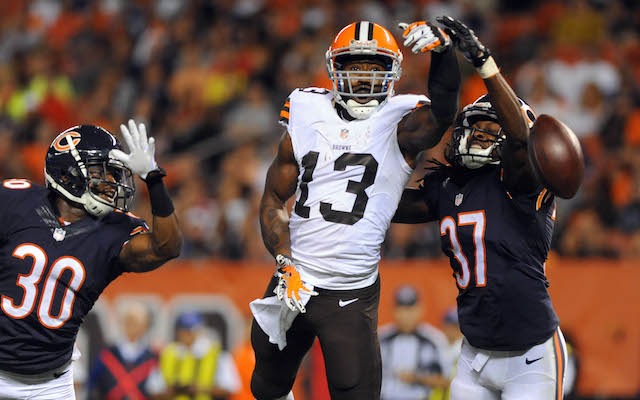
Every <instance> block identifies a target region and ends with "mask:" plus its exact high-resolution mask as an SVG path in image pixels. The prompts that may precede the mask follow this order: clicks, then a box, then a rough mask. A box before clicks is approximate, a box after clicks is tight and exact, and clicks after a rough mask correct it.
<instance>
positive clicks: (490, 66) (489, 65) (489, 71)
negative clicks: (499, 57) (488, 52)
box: [476, 56, 500, 79]
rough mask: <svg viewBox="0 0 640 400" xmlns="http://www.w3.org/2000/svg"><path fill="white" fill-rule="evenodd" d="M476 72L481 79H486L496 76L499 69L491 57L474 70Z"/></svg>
mask: <svg viewBox="0 0 640 400" xmlns="http://www.w3.org/2000/svg"><path fill="white" fill-rule="evenodd" d="M476 71H478V74H480V77H481V78H482V79H487V78H491V77H492V76H494V75H496V74H498V73H499V72H500V68H498V66H497V65H496V62H495V60H494V59H493V57H491V56H489V58H487V61H485V62H484V64H482V66H480V67H478V68H476Z"/></svg>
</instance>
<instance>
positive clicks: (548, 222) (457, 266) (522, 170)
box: [394, 17, 566, 400]
mask: <svg viewBox="0 0 640 400" xmlns="http://www.w3.org/2000/svg"><path fill="white" fill-rule="evenodd" d="M438 21H439V22H440V23H441V24H443V25H444V26H445V31H446V32H447V33H448V34H449V35H450V37H451V38H452V41H453V44H454V46H455V47H456V48H457V49H458V50H459V51H460V52H461V53H462V55H463V56H464V57H465V58H466V59H467V60H468V61H469V62H471V63H472V64H473V66H474V67H475V68H476V70H477V72H478V73H479V74H480V76H481V77H482V78H483V80H484V82H485V85H486V88H487V91H488V94H486V95H484V96H482V97H480V98H479V99H478V100H476V101H475V102H474V103H472V104H469V105H467V106H466V107H464V108H463V109H462V111H461V112H460V114H459V115H458V117H457V119H456V122H455V125H454V129H453V132H452V139H451V142H450V144H449V146H448V148H447V149H446V150H445V158H446V161H447V165H444V164H440V163H437V162H436V163H435V166H434V167H433V168H431V169H432V171H431V173H428V174H427V175H426V176H425V178H424V180H423V182H422V185H421V187H420V189H417V190H412V189H406V190H405V192H404V194H403V197H402V200H401V202H400V206H399V208H398V210H397V213H396V215H395V217H394V222H403V223H420V222H427V221H438V223H439V226H440V234H441V237H442V251H443V252H444V253H445V254H446V255H447V256H449V259H450V264H451V267H452V268H453V271H454V277H455V280H456V284H457V286H458V289H459V294H458V299H457V302H458V315H459V321H460V329H461V331H462V333H463V334H464V340H463V344H462V353H461V355H460V357H459V361H458V366H457V371H456V376H455V378H454V380H453V382H452V383H451V399H452V400H467V399H474V400H495V399H509V400H513V399H518V400H521V399H531V400H533V399H536V400H551V399H561V398H562V396H563V393H562V392H563V390H562V382H563V375H564V368H565V363H566V351H565V349H566V347H565V343H564V339H563V337H562V333H561V332H560V330H559V328H558V317H557V316H556V313H555V311H554V309H553V306H552V304H551V299H550V297H549V293H548V292H547V287H548V286H549V283H548V281H547V279H546V277H545V261H546V260H547V256H548V253H549V246H550V244H551V236H552V231H553V225H554V220H555V200H554V196H553V194H552V193H550V192H548V191H547V189H545V188H544V187H543V186H542V185H541V184H540V182H539V181H538V180H537V178H536V177H535V175H534V172H533V171H532V168H531V165H530V164H529V162H528V155H527V138H528V135H529V128H530V127H531V126H532V124H533V121H534V119H535V116H534V114H533V111H532V110H531V108H530V107H529V106H528V105H527V104H526V103H525V102H524V101H522V100H521V99H519V98H518V97H517V96H516V95H515V94H514V92H513V90H512V89H511V87H510V86H509V85H508V84H507V82H506V80H505V79H504V77H503V76H502V75H501V74H500V71H499V69H498V67H497V65H496V63H495V61H494V59H493V57H491V53H490V52H489V50H488V49H487V48H486V47H485V46H484V45H483V44H482V43H481V42H480V41H479V40H478V38H477V37H476V36H475V34H474V32H473V31H472V30H471V29H469V28H468V27H467V26H465V25H464V24H462V23H461V22H459V21H457V20H454V19H452V18H450V17H440V18H438Z"/></svg>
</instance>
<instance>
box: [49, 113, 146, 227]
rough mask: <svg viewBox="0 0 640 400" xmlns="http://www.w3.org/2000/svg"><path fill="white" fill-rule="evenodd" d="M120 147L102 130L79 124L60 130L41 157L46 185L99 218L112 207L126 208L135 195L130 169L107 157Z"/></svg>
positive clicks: (114, 139)
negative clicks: (45, 154) (43, 158)
mask: <svg viewBox="0 0 640 400" xmlns="http://www.w3.org/2000/svg"><path fill="white" fill-rule="evenodd" d="M113 149H120V150H122V146H121V145H120V142H119V141H118V139H116V137H115V136H113V135H112V134H111V133H109V132H108V131H107V130H106V129H103V128H101V127H99V126H94V125H79V126H74V127H72V128H69V129H67V130H65V131H63V132H62V133H60V134H59V135H58V136H57V137H56V138H55V139H54V140H53V142H52V143H51V146H49V151H48V152H47V156H46V160H45V171H44V172H45V179H46V185H47V187H48V188H50V189H52V190H54V191H55V192H57V193H59V194H60V195H62V196H64V197H65V198H67V199H68V200H70V201H72V202H74V203H77V204H80V205H82V206H83V207H84V209H85V210H86V211H87V212H88V213H89V214H91V215H93V216H96V217H98V218H102V217H104V216H105V215H107V214H109V213H110V212H112V211H114V210H116V209H117V210H120V211H124V212H126V211H128V210H129V206H130V205H131V201H132V200H133V196H134V194H135V183H134V179H133V174H132V172H131V170H129V169H128V168H127V167H125V166H124V165H123V164H122V163H121V162H120V161H118V160H115V159H113V158H111V157H110V156H109V152H110V151H111V150H113Z"/></svg>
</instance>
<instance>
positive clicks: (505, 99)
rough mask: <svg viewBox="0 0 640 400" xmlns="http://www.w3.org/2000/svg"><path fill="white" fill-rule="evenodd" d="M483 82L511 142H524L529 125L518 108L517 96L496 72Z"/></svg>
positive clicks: (527, 134)
mask: <svg viewBox="0 0 640 400" xmlns="http://www.w3.org/2000/svg"><path fill="white" fill-rule="evenodd" d="M484 83H485V85H486V87H487V90H488V91H489V96H491V105H492V106H493V108H494V109H495V110H496V113H497V114H498V119H499V120H500V126H501V127H502V129H503V131H504V132H505V134H506V135H507V138H508V139H507V140H509V141H511V142H512V143H526V141H527V137H528V136H529V127H528V126H527V122H526V120H525V117H524V115H522V111H521V109H520V103H519V102H518V97H517V96H516V94H515V93H514V92H513V89H511V86H509V84H508V83H507V81H506V80H505V79H504V77H503V76H502V74H500V73H498V74H496V75H493V76H491V77H490V78H486V79H485V80H484Z"/></svg>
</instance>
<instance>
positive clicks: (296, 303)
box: [273, 254, 318, 313]
mask: <svg viewBox="0 0 640 400" xmlns="http://www.w3.org/2000/svg"><path fill="white" fill-rule="evenodd" d="M276 264H277V265H278V270H277V271H276V276H277V277H278V286H276V288H275V289H273V292H274V293H275V294H276V296H278V300H283V299H284V304H286V305H287V307H289V309H290V310H291V311H295V310H296V308H297V309H298V310H300V312H301V313H304V312H307V309H306V308H305V307H304V304H302V301H301V299H300V294H301V293H304V294H308V295H310V296H317V295H318V292H316V291H314V290H312V289H311V288H309V287H308V286H307V284H306V283H304V282H303V281H302V279H300V273H299V272H298V270H297V269H296V266H295V265H294V264H293V261H292V260H291V259H290V258H289V257H287V256H283V255H282V254H278V255H277V256H276Z"/></svg>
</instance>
